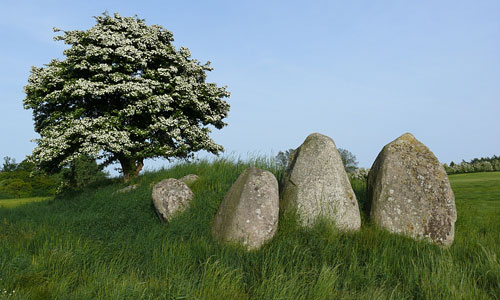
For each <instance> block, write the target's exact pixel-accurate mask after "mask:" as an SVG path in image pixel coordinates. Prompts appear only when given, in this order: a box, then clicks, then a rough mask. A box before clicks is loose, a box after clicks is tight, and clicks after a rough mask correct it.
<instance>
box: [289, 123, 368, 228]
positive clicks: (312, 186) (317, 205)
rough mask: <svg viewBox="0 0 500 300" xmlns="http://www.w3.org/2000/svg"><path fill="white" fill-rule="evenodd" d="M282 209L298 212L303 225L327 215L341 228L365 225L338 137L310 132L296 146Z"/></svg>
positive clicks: (312, 223) (309, 224)
mask: <svg viewBox="0 0 500 300" xmlns="http://www.w3.org/2000/svg"><path fill="white" fill-rule="evenodd" d="M280 209H282V210H283V212H285V213H289V212H295V213H296V214H297V216H298V218H299V220H300V222H301V224H302V225H303V226H312V225H314V223H315V222H316V221H317V219H318V217H320V216H322V217H326V219H328V220H331V221H333V222H334V224H335V225H336V226H337V228H338V229H340V230H357V229H359V228H360V227H361V217H360V213H359V207H358V202H357V200H356V196H355V194H354V191H353V190H352V187H351V183H350V182H349V179H348V178H347V173H346V172H345V169H344V165H343V164H342V159H341V158H340V154H339V152H338V150H337V147H336V146H335V143H334V141H333V140H332V139H331V138H330V137H328V136H325V135H322V134H319V133H313V134H310V135H309V136H308V137H307V138H306V140H305V141H304V143H303V144H302V145H301V146H300V147H299V148H297V150H295V152H294V154H293V156H292V158H291V161H290V165H289V166H288V170H287V172H286V174H285V177H284V183H283V187H282V191H281V200H280Z"/></svg>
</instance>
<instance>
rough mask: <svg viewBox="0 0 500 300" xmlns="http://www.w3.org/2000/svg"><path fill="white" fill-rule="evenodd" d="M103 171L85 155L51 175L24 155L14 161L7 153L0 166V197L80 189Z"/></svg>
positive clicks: (100, 177) (54, 193) (98, 177)
mask: <svg viewBox="0 0 500 300" xmlns="http://www.w3.org/2000/svg"><path fill="white" fill-rule="evenodd" d="M107 175H108V174H107V173H105V172H103V171H102V168H101V167H100V166H98V164H97V162H96V161H95V159H92V158H90V157H86V156H81V157H80V158H78V159H76V160H74V161H73V162H72V163H71V164H69V165H68V166H67V167H65V168H63V169H62V170H61V171H60V172H59V173H56V174H51V175H48V174H46V173H43V172H39V171H38V170H37V169H36V167H35V165H34V164H33V163H31V162H30V161H29V160H28V159H25V160H23V161H22V162H20V163H16V160H15V159H13V158H11V157H8V156H7V157H4V159H3V164H2V168H1V169H0V199H10V198H26V197H45V196H54V195H56V193H58V192H63V191H67V190H78V189H81V188H83V187H85V186H87V185H89V184H91V183H94V182H97V181H99V180H102V179H105V178H106V177H107Z"/></svg>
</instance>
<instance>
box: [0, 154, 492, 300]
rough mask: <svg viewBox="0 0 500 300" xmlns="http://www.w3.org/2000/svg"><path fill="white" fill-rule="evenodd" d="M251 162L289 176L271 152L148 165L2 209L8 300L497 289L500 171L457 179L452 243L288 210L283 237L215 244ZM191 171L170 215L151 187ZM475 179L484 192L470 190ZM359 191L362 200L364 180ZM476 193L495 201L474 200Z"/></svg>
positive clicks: (426, 295) (468, 295)
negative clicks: (249, 246)
mask: <svg viewBox="0 0 500 300" xmlns="http://www.w3.org/2000/svg"><path fill="white" fill-rule="evenodd" d="M250 165H256V166H257V167H260V168H263V169H267V170H270V171H271V172H273V173H274V174H275V175H276V176H277V178H278V179H279V178H281V175H282V174H281V171H280V170H279V168H277V166H275V165H274V164H273V162H272V161H271V160H268V159H264V158H258V159H254V160H252V161H242V160H237V159H224V158H222V159H217V160H213V161H206V160H203V161H199V162H196V163H182V164H177V165H175V166H173V167H172V168H170V169H168V170H160V171H154V172H147V173H146V174H144V175H142V176H141V177H140V178H138V179H137V180H136V183H138V184H139V187H138V188H137V189H136V190H133V191H131V192H129V193H124V194H121V193H115V192H116V191H117V190H118V189H119V188H121V187H123V184H121V183H119V182H114V183H110V184H107V185H102V186H100V187H95V188H93V189H88V190H85V191H83V192H81V193H79V194H74V195H71V196H67V197H62V198H57V199H54V200H50V201H47V202H40V203H33V204H27V205H24V206H20V207H16V208H10V209H6V208H1V209H0V279H1V280H0V299H3V298H5V299H498V298H499V297H500V296H499V295H500V261H499V257H500V249H499V247H498V243H499V240H500V218H498V217H497V218H492V216H494V214H495V213H496V216H498V215H499V214H498V213H499V210H498V209H499V206H500V205H499V204H500V191H498V190H495V189H490V187H489V185H488V184H492V183H491V182H493V183H494V184H496V186H498V185H499V183H500V173H488V176H487V177H484V178H483V179H484V180H483V179H481V180H478V181H474V178H475V177H474V176H475V175H476V174H470V175H468V176H471V177H469V178H465V179H464V180H462V178H461V177H460V178H459V177H453V176H452V177H450V178H451V180H452V185H453V188H454V190H455V195H456V202H457V207H458V214H459V219H458V222H457V230H456V240H455V243H454V244H453V245H452V246H451V247H450V248H448V249H442V248H439V247H437V246H434V245H431V244H428V243H426V242H418V241H413V240H411V239H409V238H406V237H402V236H398V235H393V234H389V233H387V232H385V231H382V230H379V229H377V228H375V227H373V226H372V225H371V224H370V223H369V220H368V219H367V218H366V217H364V218H363V220H364V221H363V228H362V229H361V230H360V231H359V232H356V233H340V232H338V231H337V230H336V229H335V228H334V227H332V226H331V225H330V224H328V222H319V223H318V224H316V226H315V227H314V228H311V229H304V228H301V227H300V226H298V225H297V222H296V220H295V219H294V218H293V217H291V218H286V219H285V218H284V217H280V223H279V228H278V232H277V234H276V236H275V237H274V239H273V240H272V241H270V242H268V243H266V244H265V245H264V246H263V247H262V248H261V249H260V250H258V251H251V252H247V251H246V250H245V249H244V248H242V247H238V246H235V245H221V244H219V243H217V242H216V241H214V240H213V239H212V237H211V234H210V226H211V222H212V219H213V216H214V215H215V213H216V211H217V208H218V206H219V204H220V201H221V200H222V198H223V197H224V195H225V193H226V192H227V190H228V189H229V187H230V186H231V184H232V183H233V182H234V181H235V180H236V178H237V177H238V176H239V174H240V173H241V172H242V171H243V170H244V169H245V168H247V167H248V166H250ZM191 173H193V174H197V175H199V176H200V179H199V180H198V181H196V182H195V183H193V184H192V185H191V189H192V190H193V192H194V194H195V196H194V199H193V200H192V203H191V205H190V207H189V209H187V210H186V211H185V212H183V213H182V214H180V215H178V216H176V217H175V218H174V219H173V220H172V221H171V222H170V223H169V224H164V223H162V222H161V221H160V220H159V219H158V217H157V216H156V214H155V213H154V210H153V207H152V200H151V187H152V185H153V184H154V183H156V182H158V181H160V180H162V179H164V178H168V177H174V178H180V177H182V176H184V175H187V174H191ZM457 176H462V175H457ZM455 178H456V180H455ZM488 178H489V179H488ZM490 179H491V180H490ZM471 181H472V185H477V187H476V188H469V186H470V185H471ZM485 182H486V183H485ZM353 188H354V190H355V193H356V196H357V198H358V200H359V201H360V206H361V207H363V205H364V202H365V201H366V199H365V198H366V196H365V192H364V189H365V186H364V183H363V182H353ZM477 189H479V190H482V194H481V195H482V196H481V197H483V196H484V195H488V197H490V198H488V199H489V200H483V199H484V198H476V197H475V196H470V194H471V193H474V191H476V190H477ZM471 191H472V192H471ZM484 201H489V202H488V203H489V204H485V203H484ZM471 208H475V209H473V210H471ZM492 211H493V212H492ZM14 290H15V292H14V293H12V291H14ZM2 291H6V293H5V295H3V294H2ZM9 294H10V296H9ZM2 297H3V298H2Z"/></svg>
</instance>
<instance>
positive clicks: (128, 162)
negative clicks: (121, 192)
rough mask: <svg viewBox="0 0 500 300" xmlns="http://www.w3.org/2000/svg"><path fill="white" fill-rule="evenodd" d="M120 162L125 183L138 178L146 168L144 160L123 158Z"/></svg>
mask: <svg viewBox="0 0 500 300" xmlns="http://www.w3.org/2000/svg"><path fill="white" fill-rule="evenodd" d="M119 161H120V164H121V165H122V173H123V181H125V182H129V181H130V180H131V179H132V178H135V177H137V175H139V172H140V171H141V170H142V167H143V166H144V162H143V160H142V159H138V160H135V159H133V158H122V159H119Z"/></svg>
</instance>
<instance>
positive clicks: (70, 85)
mask: <svg viewBox="0 0 500 300" xmlns="http://www.w3.org/2000/svg"><path fill="white" fill-rule="evenodd" d="M95 19H96V21H97V24H96V25H95V26H94V27H92V28H90V29H89V30H86V31H80V30H74V31H63V33H64V34H63V35H60V36H56V37H55V38H54V39H55V40H59V41H64V42H65V44H68V45H70V47H69V48H68V49H66V50H64V52H63V53H64V55H65V59H64V60H58V59H54V60H52V61H51V62H50V63H49V64H47V65H46V66H45V67H41V68H37V67H33V68H32V69H31V74H30V76H29V79H28V84H27V85H26V86H25V92H26V98H25V99H24V102H23V104H24V108H25V109H32V110H33V119H34V123H35V131H36V132H37V133H39V134H40V138H39V139H37V140H35V142H36V143H37V146H36V148H35V149H34V150H33V154H32V155H31V160H32V161H33V162H35V163H36V165H37V166H39V167H40V168H41V169H43V170H46V171H49V172H54V171H57V170H59V169H60V168H62V167H64V166H66V165H68V164H69V163H70V162H71V161H72V160H74V159H75V158H77V157H79V156H81V155H82V154H84V155H89V156H91V157H94V158H96V159H100V160H102V161H103V164H105V165H107V164H111V163H114V162H119V163H120V164H121V167H122V172H123V178H124V180H125V181H128V180H130V178H132V177H135V176H137V175H138V174H139V172H140V170H141V169H142V167H143V165H144V159H146V158H159V157H164V158H188V157H191V156H192V155H193V153H194V152H196V151H199V150H206V151H209V152H211V153H214V154H217V153H219V152H220V151H223V147H222V146H220V145H218V144H216V143H215V142H214V141H213V140H212V139H211V138H210V137H209V133H210V128H209V126H213V127H215V128H217V129H221V128H222V127H223V126H225V125H226V124H225V123H224V122H223V119H224V118H225V117H227V113H228V111H229V104H228V103H227V102H225V101H224V100H223V98H226V97H229V92H227V91H226V87H218V86H217V85H216V84H215V83H207V82H205V80H206V72H207V71H211V70H212V68H211V67H210V62H207V63H206V64H200V62H198V61H197V60H196V59H192V58H191V54H190V52H189V50H188V49H187V48H184V47H180V48H179V49H178V50H177V49H176V48H175V47H174V46H173V45H172V42H173V40H174V39H173V35H172V33H171V32H169V31H168V30H166V29H164V28H163V27H161V26H158V25H153V26H147V25H146V24H145V21H144V20H142V19H138V18H137V17H121V16H120V15H118V14H114V16H110V15H108V14H106V13H105V14H103V15H102V16H97V17H95ZM54 31H55V32H59V31H61V30H59V29H56V28H54Z"/></svg>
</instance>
